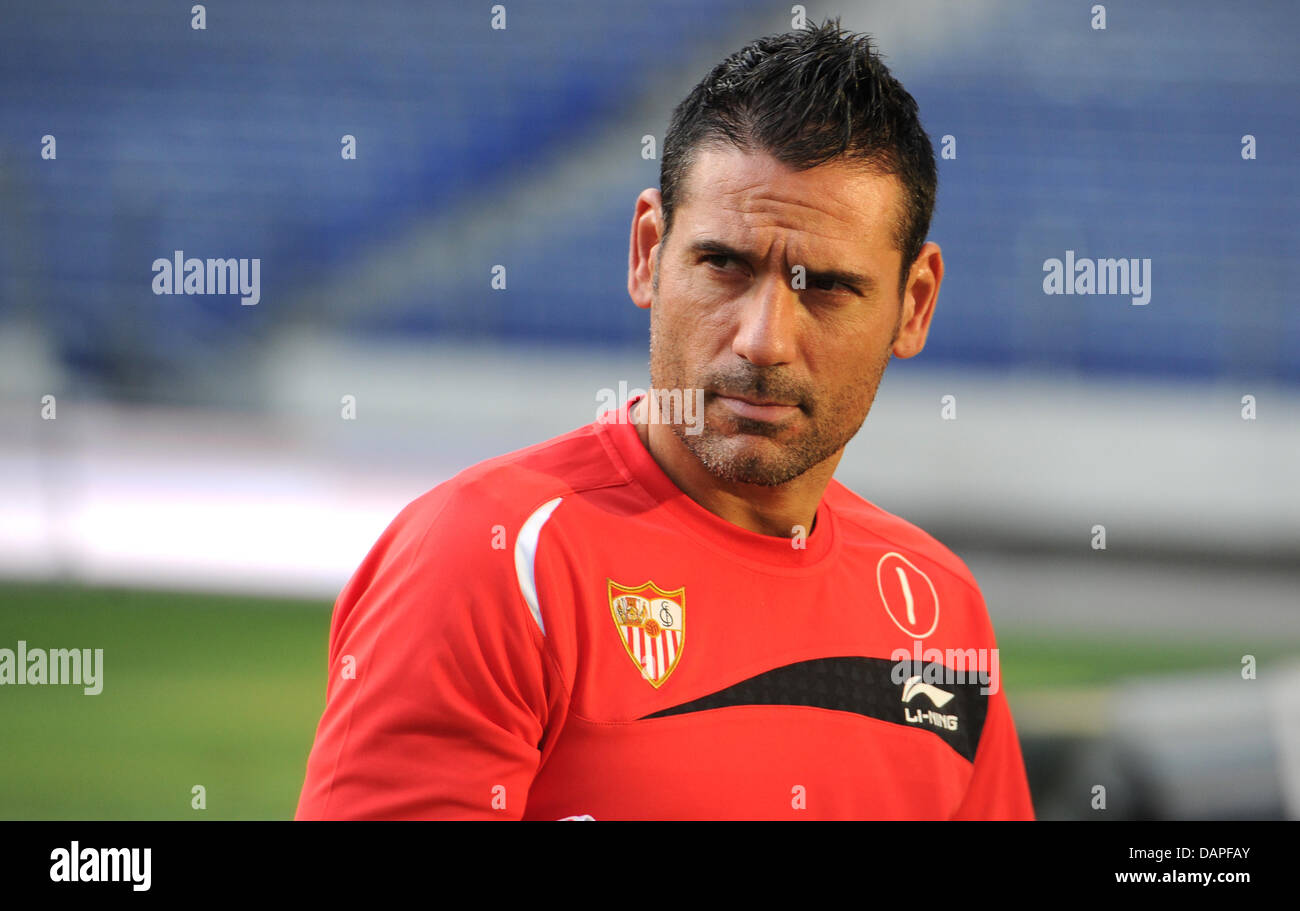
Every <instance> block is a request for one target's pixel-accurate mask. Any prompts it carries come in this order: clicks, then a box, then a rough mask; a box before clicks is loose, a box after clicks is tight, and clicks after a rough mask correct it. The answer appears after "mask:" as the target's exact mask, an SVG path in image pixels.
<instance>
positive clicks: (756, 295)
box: [731, 273, 799, 367]
mask: <svg viewBox="0 0 1300 911" xmlns="http://www.w3.org/2000/svg"><path fill="white" fill-rule="evenodd" d="M738 303H739V316H738V320H739V322H738V325H737V326H736V334H735V337H734V338H733V339H732V343H731V351H732V353H733V354H735V355H737V356H738V357H742V358H744V359H745V360H747V361H749V362H750V363H751V364H753V365H754V366H755V367H774V366H778V365H781V364H788V363H790V362H791V361H792V360H793V359H794V352H795V331H796V320H797V318H798V308H799V298H798V296H797V295H796V294H795V291H794V289H793V288H791V287H790V286H789V285H788V284H786V283H785V282H783V281H782V280H781V276H780V274H777V273H773V274H769V275H768V276H767V278H766V279H765V280H764V281H763V282H761V283H759V284H756V285H754V286H752V287H751V289H750V290H749V292H748V293H747V294H746V295H745V296H744V297H743V298H742V299H741V300H740V301H739V302H738Z"/></svg>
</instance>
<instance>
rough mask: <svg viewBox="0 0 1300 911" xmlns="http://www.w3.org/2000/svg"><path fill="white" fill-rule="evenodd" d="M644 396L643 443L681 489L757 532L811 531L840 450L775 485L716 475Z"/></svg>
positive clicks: (638, 408)
mask: <svg viewBox="0 0 1300 911" xmlns="http://www.w3.org/2000/svg"><path fill="white" fill-rule="evenodd" d="M648 402H649V400H648V399H641V401H639V402H637V403H636V405H635V406H634V407H633V408H632V411H631V415H630V419H631V421H632V422H633V423H634V424H635V425H636V429H637V433H638V434H639V435H640V437H641V444H642V445H643V446H645V448H646V450H647V451H648V452H649V453H650V457H651V458H653V459H654V460H655V463H656V464H658V466H659V468H660V469H661V470H662V471H663V473H664V474H666V475H667V476H668V478H669V479H670V480H671V481H672V482H673V483H674V484H675V485H677V488H678V489H679V490H681V492H682V493H684V494H686V495H687V496H688V497H690V498H691V499H692V500H694V501H695V502H696V503H698V504H700V505H701V506H703V507H704V508H705V509H707V510H708V511H709V512H711V513H713V514H714V515H715V516H718V517H719V518H722V519H725V520H726V521H728V522H730V523H732V524H733V525H738V526H740V527H741V528H744V529H746V530H748V531H752V532H757V533H758V534H761V535H773V536H776V537H783V538H790V537H797V536H799V535H800V531H801V530H802V534H803V535H804V536H807V535H809V534H811V533H812V531H813V523H814V521H815V519H816V516H817V504H819V503H820V502H821V499H822V495H823V494H824V493H825V492H826V485H827V484H829V483H830V480H831V477H832V475H834V474H835V468H836V466H837V465H839V461H840V457H841V456H843V455H844V450H843V449H840V450H839V451H838V452H836V453H835V454H834V455H832V456H831V457H830V458H828V459H826V460H824V461H822V462H819V463H818V464H816V465H814V466H813V467H812V468H810V469H808V470H807V471H805V472H804V473H803V474H801V475H799V477H797V478H794V479H793V480H791V481H789V482H787V483H785V484H781V485H779V486H776V487H765V486H763V485H761V484H743V483H740V482H735V481H724V480H720V479H719V478H717V477H716V476H714V475H713V474H711V473H710V472H709V470H708V469H707V468H705V467H704V466H703V465H702V464H700V460H699V459H698V458H696V457H695V454H694V453H693V452H691V451H690V450H689V449H687V448H686V446H685V445H684V444H683V443H682V441H681V440H680V439H679V438H678V437H677V434H675V433H673V430H672V428H671V427H669V426H668V425H667V424H666V423H663V422H662V421H659V420H649V419H647V416H646V408H647V407H648Z"/></svg>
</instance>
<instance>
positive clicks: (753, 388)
mask: <svg viewBox="0 0 1300 911" xmlns="http://www.w3.org/2000/svg"><path fill="white" fill-rule="evenodd" d="M656 297H657V295H656ZM655 303H656V305H657V303H658V301H657V299H656V302H655ZM658 323H659V320H658V319H657V318H656V316H655V311H654V310H652V312H651V319H650V382H651V385H652V386H653V387H654V388H655V389H681V390H683V395H685V394H686V391H687V390H689V389H691V388H699V387H700V386H702V387H703V388H704V389H705V393H704V412H703V414H701V415H698V416H697V420H699V421H701V422H702V430H701V432H699V433H690V432H689V429H690V428H689V427H688V426H687V425H686V423H685V422H683V421H681V420H673V419H671V417H670V416H668V415H665V416H663V420H664V421H665V422H666V423H667V424H668V426H669V427H671V428H672V431H673V434H674V435H675V436H676V437H677V439H678V440H680V441H681V443H682V445H683V446H685V447H686V449H687V450H688V451H690V452H691V453H692V454H693V455H694V456H695V458H696V459H698V460H699V462H700V464H701V465H703V466H704V468H705V469H706V470H707V471H708V472H709V473H710V474H712V475H713V476H714V477H715V478H718V479H719V480H721V481H727V482H730V483H737V484H754V485H757V486H760V487H778V486H780V485H782V484H787V483H789V482H790V481H793V480H794V479H795V478H797V477H799V476H800V475H802V474H804V473H805V472H807V471H808V470H809V469H811V468H813V467H814V466H815V465H819V464H821V463H822V462H824V461H826V460H827V459H828V458H830V457H831V456H833V455H834V454H835V453H837V452H839V451H840V450H841V449H843V448H844V447H845V446H846V445H848V442H849V440H851V439H853V437H854V436H855V435H856V434H857V432H858V431H859V430H860V429H861V428H862V425H863V423H864V422H865V421H866V419H867V414H868V412H869V411H870V410H871V405H872V403H873V402H874V401H875V397H876V391H877V390H878V389H879V388H880V382H881V380H882V379H883V378H884V374H885V368H886V367H887V366H888V365H889V359H890V347H892V345H893V340H891V342H890V346H889V347H886V348H885V350H884V351H883V352H881V353H880V355H878V356H877V357H876V358H875V362H874V364H873V365H872V367H871V369H870V370H869V371H868V373H867V376H866V377H864V378H863V380H862V381H861V382H859V383H855V384H853V385H851V386H849V387H847V388H845V389H842V390H840V391H839V392H838V393H837V394H836V395H835V397H834V398H832V399H830V400H827V401H813V400H812V398H811V395H810V390H808V389H807V387H806V386H803V385H800V384H797V383H792V382H791V381H790V380H789V379H788V378H786V377H784V375H783V374H781V373H780V372H779V371H777V370H772V371H769V370H765V369H763V368H753V367H747V366H744V365H740V364H737V366H736V369H735V370H730V371H726V372H724V373H718V372H714V373H711V374H709V375H707V376H704V377H701V378H700V379H701V380H702V382H698V383H692V382H690V378H689V377H688V376H687V371H686V368H685V365H684V364H683V363H682V361H681V359H680V357H678V356H676V355H675V354H674V352H680V351H681V350H682V348H681V345H680V344H679V343H678V339H676V338H668V339H663V338H661V335H660V332H659V328H658ZM897 337H898V332H897V329H896V330H895V333H894V338H895V339H896V338H897ZM656 342H666V344H656ZM718 390H720V391H721V392H722V393H723V394H732V395H737V394H739V395H749V396H753V397H756V398H760V399H762V398H768V397H770V398H773V399H777V400H780V401H797V402H798V403H799V407H800V410H801V415H796V416H795V417H794V419H793V420H794V421H796V422H798V423H802V424H804V425H805V426H804V428H803V429H802V431H801V432H800V433H798V435H797V436H793V437H791V436H789V433H788V432H787V431H786V430H785V427H784V425H783V424H773V423H769V422H766V421H758V420H752V419H746V418H743V417H739V416H736V415H734V414H727V415H726V416H725V417H723V418H721V419H720V420H717V421H711V420H709V419H708V417H707V415H708V413H709V409H710V407H711V406H712V405H713V403H715V402H716V401H717V396H718ZM723 407H725V406H723ZM719 424H721V425H722V426H719ZM753 437H760V438H766V439H768V440H771V441H772V442H771V443H765V442H761V441H755V440H754V439H753Z"/></svg>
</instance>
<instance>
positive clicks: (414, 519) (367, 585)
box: [296, 491, 555, 819]
mask: <svg viewBox="0 0 1300 911" xmlns="http://www.w3.org/2000/svg"><path fill="white" fill-rule="evenodd" d="M427 496H429V497H432V498H433V499H432V500H431V501H430V502H425V503H423V504H422V505H420V507H419V508H416V507H417V504H420V503H421V501H416V504H412V506H410V507H408V508H407V509H406V510H404V511H403V513H402V514H401V515H400V516H399V517H398V518H397V519H396V520H395V521H394V522H393V524H392V525H391V526H390V527H389V528H388V530H387V531H386V532H385V533H384V535H383V536H382V537H381V538H380V540H379V541H378V543H377V544H376V545H375V547H374V548H373V549H372V550H371V552H370V554H369V555H368V556H367V557H366V559H365V561H364V562H363V563H362V565H361V567H360V568H359V569H358V570H357V572H356V574H355V575H354V576H353V577H352V579H351V580H350V581H349V582H348V584H347V586H346V587H345V588H344V590H343V591H342V593H341V594H340V596H339V599H338V602H337V603H336V605H335V609H334V614H333V618H332V622H331V630H330V651H329V683H328V687H327V696H326V706H325V711H324V714H323V716H322V718H321V721H320V726H319V728H318V730H317V734H316V741H315V744H314V745H313V748H312V751H311V755H310V757H309V759H308V763H307V774H306V780H305V782H304V784H303V789H302V795H301V798H300V801H299V804H298V811H297V814H296V818H297V819H519V818H520V817H521V815H522V814H523V811H524V807H525V803H526V801H527V797H528V791H529V787H530V785H531V783H532V780H533V777H534V776H535V774H536V772H537V768H538V763H539V758H540V753H539V748H538V744H539V743H540V741H541V739H542V737H543V734H544V732H545V729H546V725H547V721H548V716H549V715H550V712H551V709H552V707H553V702H552V693H553V692H554V690H555V687H554V678H552V677H551V676H550V674H549V671H548V669H549V667H550V665H549V664H548V660H549V659H548V658H547V657H546V655H545V652H544V648H545V646H544V640H543V638H542V636H541V634H540V631H539V630H538V629H537V628H536V625H535V624H534V621H533V619H532V617H531V615H530V614H529V612H528V608H527V605H526V603H525V602H524V600H523V597H522V596H521V594H520V592H519V589H518V586H517V583H516V577H515V572H514V568H513V564H512V560H511V551H510V548H509V547H504V546H501V544H500V541H499V540H498V541H495V542H494V536H493V535H492V532H491V529H492V527H493V526H492V522H491V521H489V519H491V518H492V517H491V516H487V515H486V514H485V512H484V510H483V509H481V508H477V507H474V506H469V505H466V503H465V498H464V496H463V495H462V496H460V497H459V498H456V499H454V500H452V499H449V498H448V497H447V496H446V495H442V496H439V495H438V492H437V491H435V492H434V493H433V494H431V495H427ZM422 499H423V498H422ZM489 511H490V510H489ZM430 512H432V513H433V518H432V519H431V520H429V519H427V518H421V517H427V516H428V515H429V514H430ZM498 518H499V517H498ZM494 543H495V545H496V546H494ZM511 543H513V542H511Z"/></svg>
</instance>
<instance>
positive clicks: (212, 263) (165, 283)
mask: <svg viewBox="0 0 1300 911" xmlns="http://www.w3.org/2000/svg"><path fill="white" fill-rule="evenodd" d="M153 271H154V277H153V293H154V294H239V295H242V296H241V297H240V299H239V302H240V303H241V304H243V305H244V306H245V307H251V306H253V305H254V304H256V303H257V302H258V301H260V300H261V299H262V261H261V260H260V259H208V260H206V261H205V260H202V259H198V258H196V257H191V258H190V259H186V258H185V251H183V250H177V251H176V253H175V255H174V257H173V258H172V259H162V258H161V257H160V258H158V259H155V260H154V261H153Z"/></svg>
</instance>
